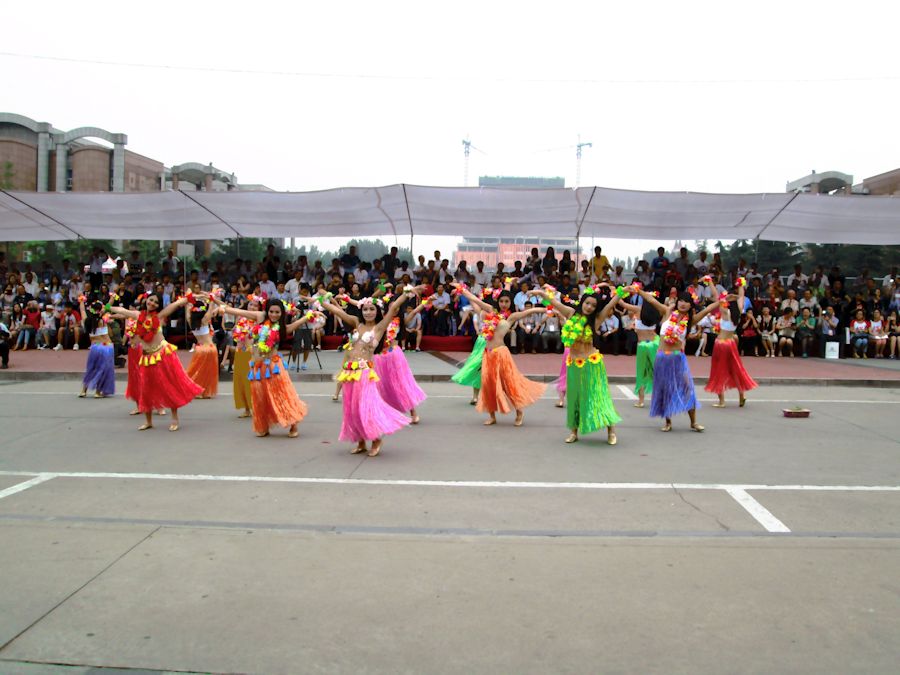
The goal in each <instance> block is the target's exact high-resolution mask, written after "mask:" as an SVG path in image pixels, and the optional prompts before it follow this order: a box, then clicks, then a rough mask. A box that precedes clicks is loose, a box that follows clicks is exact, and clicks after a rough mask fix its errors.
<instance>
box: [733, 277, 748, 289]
mask: <svg viewBox="0 0 900 675" xmlns="http://www.w3.org/2000/svg"><path fill="white" fill-rule="evenodd" d="M735 286H737V287H738V288H747V278H746V277H738V278H737V281H736V282H735Z"/></svg>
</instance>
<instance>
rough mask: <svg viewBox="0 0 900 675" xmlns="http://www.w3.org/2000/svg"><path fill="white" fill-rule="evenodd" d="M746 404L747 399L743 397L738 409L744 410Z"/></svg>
mask: <svg viewBox="0 0 900 675" xmlns="http://www.w3.org/2000/svg"><path fill="white" fill-rule="evenodd" d="M746 403H747V399H746V398H744V397H743V396H741V400H740V401H739V402H738V407H739V408H743V407H744V405H745V404H746Z"/></svg>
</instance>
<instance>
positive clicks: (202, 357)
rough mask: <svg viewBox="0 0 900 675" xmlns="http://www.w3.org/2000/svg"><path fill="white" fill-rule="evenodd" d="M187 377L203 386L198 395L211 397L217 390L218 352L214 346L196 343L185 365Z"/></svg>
mask: <svg viewBox="0 0 900 675" xmlns="http://www.w3.org/2000/svg"><path fill="white" fill-rule="evenodd" d="M187 374H188V377H189V378H191V379H192V380H193V381H194V382H196V383H197V384H198V385H200V386H201V387H203V393H202V394H200V396H203V397H208V398H212V397H213V396H215V395H216V394H217V393H218V391H219V352H218V351H217V350H216V346H215V345H213V344H209V345H196V346H195V347H194V355H193V356H192V357H191V362H190V363H189V364H188V367H187Z"/></svg>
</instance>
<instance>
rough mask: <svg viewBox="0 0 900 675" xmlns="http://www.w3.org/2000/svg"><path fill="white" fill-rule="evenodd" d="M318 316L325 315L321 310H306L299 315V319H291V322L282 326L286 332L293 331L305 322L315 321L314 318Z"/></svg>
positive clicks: (323, 316)
mask: <svg viewBox="0 0 900 675" xmlns="http://www.w3.org/2000/svg"><path fill="white" fill-rule="evenodd" d="M319 317H322V318H325V315H324V314H322V312H314V311H308V312H306V314H304V315H303V316H301V317H300V318H299V319H297V320H296V321H292V322H291V323H289V324H288V325H286V326H285V327H284V329H285V331H286V332H288V333H293V332H294V331H295V330H297V329H298V328H300V326H302V325H303V324H305V323H311V322H313V321H315V320H316V319H317V318H319Z"/></svg>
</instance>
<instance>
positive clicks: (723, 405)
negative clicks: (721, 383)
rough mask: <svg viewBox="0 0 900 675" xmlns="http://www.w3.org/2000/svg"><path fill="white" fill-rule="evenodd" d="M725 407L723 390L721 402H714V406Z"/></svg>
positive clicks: (720, 397)
mask: <svg viewBox="0 0 900 675" xmlns="http://www.w3.org/2000/svg"><path fill="white" fill-rule="evenodd" d="M724 407H725V392H724V391H723V392H722V393H721V394H719V402H718V403H713V408H724Z"/></svg>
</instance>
